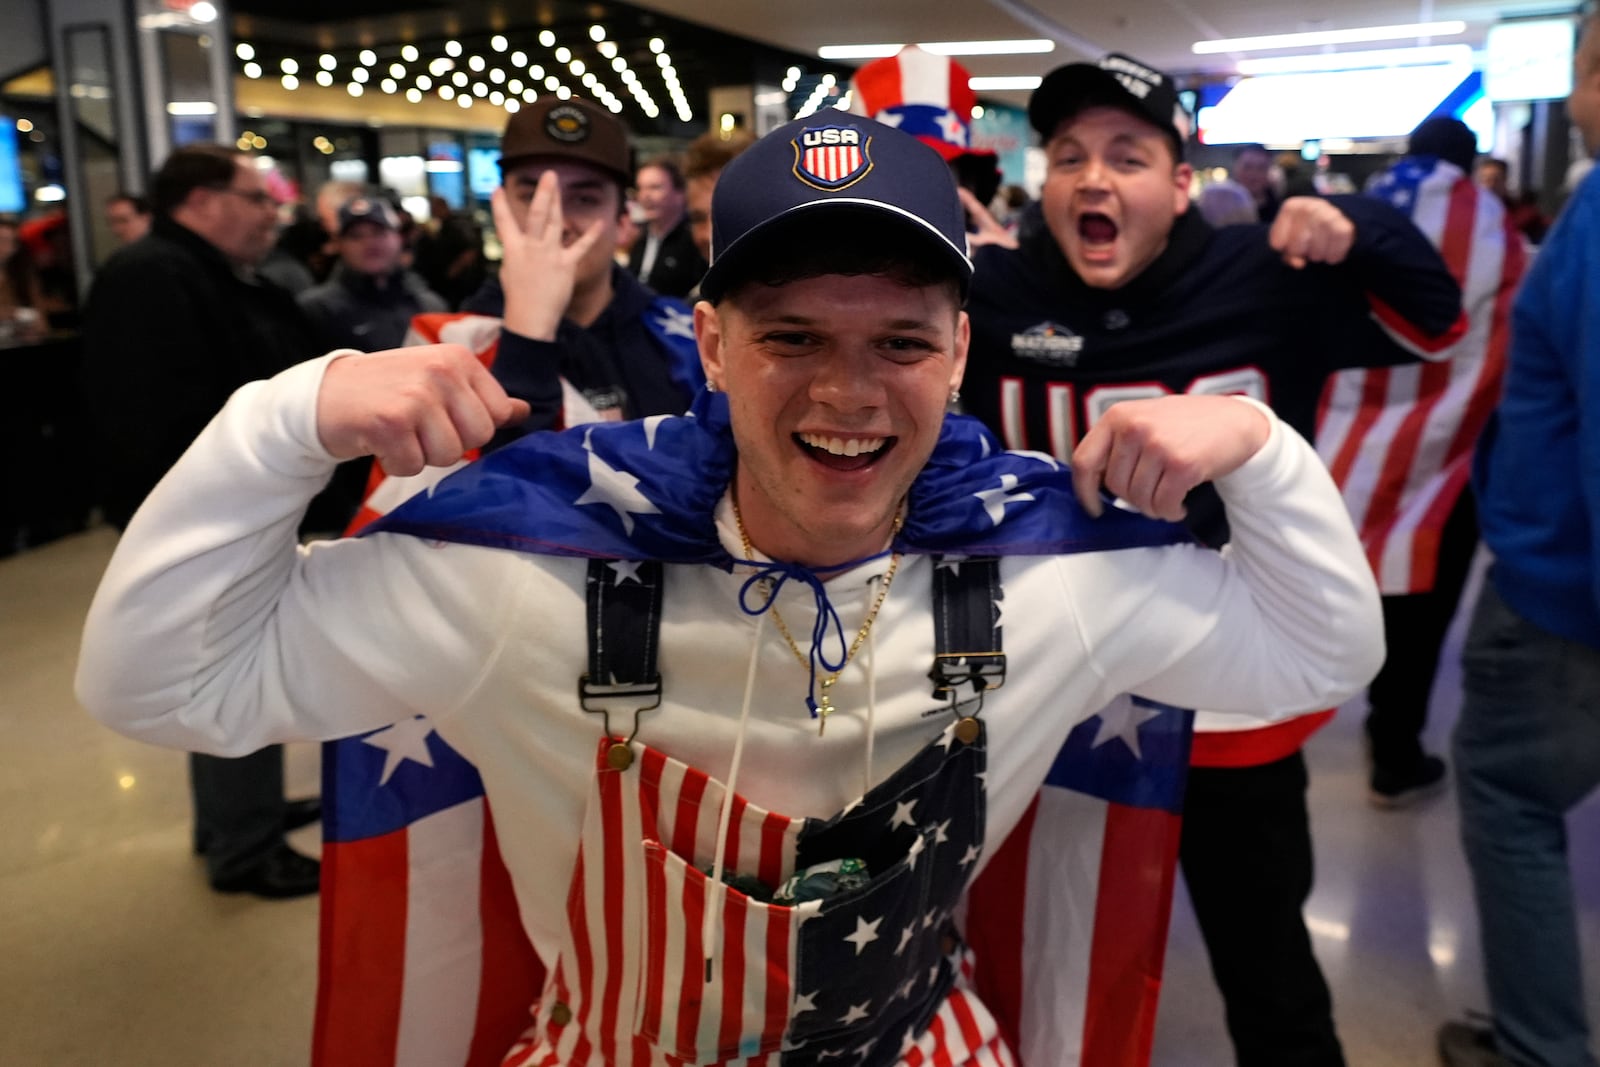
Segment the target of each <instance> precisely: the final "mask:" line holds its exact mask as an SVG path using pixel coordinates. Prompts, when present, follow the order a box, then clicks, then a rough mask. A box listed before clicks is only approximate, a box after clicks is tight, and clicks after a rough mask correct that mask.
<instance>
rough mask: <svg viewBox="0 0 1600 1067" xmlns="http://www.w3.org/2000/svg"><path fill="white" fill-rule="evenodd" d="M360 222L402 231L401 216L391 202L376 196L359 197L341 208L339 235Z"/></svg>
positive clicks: (348, 201)
mask: <svg viewBox="0 0 1600 1067" xmlns="http://www.w3.org/2000/svg"><path fill="white" fill-rule="evenodd" d="M358 222H375V223H377V224H378V225H379V226H382V227H383V228H384V229H386V230H398V229H400V215H399V214H398V213H397V212H396V211H395V209H394V208H392V207H390V206H389V202H388V201H386V200H383V199H381V198H379V197H376V196H358V197H354V198H352V199H350V200H347V201H345V203H344V205H343V206H342V207H340V208H339V235H340V236H341V237H342V236H344V234H345V231H347V230H349V229H350V227H352V226H354V225H355V224H356V223H358Z"/></svg>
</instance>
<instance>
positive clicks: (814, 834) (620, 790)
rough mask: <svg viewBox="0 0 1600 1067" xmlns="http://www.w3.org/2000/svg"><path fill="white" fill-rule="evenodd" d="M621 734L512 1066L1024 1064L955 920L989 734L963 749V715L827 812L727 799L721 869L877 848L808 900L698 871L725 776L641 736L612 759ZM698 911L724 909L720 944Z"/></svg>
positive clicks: (763, 875) (977, 816)
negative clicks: (979, 986) (624, 754)
mask: <svg viewBox="0 0 1600 1067" xmlns="http://www.w3.org/2000/svg"><path fill="white" fill-rule="evenodd" d="M614 744H616V742H614V741H612V740H610V739H603V740H602V741H601V743H600V745H599V747H598V749H597V751H596V757H595V775H594V784H593V789H592V792H591V795H590V798H589V803H588V809H587V812H586V815H585V818H584V827H583V833H582V839H581V845H580V849H579V856H578V863H577V868H576V871H575V874H574V877H573V882H572V887H571V890H570V893H569V896H568V901H567V919H568V924H567V933H566V935H565V939H564V944H563V946H562V949H561V954H560V956H559V958H558V959H556V960H554V961H551V963H552V967H551V973H550V978H549V980H548V981H547V983H546V985H545V989H544V993H543V995H542V996H541V998H540V1001H539V1004H538V1005H537V1007H536V1009H535V1019H536V1022H535V1024H534V1026H533V1027H532V1028H530V1029H529V1030H528V1031H527V1032H526V1033H525V1034H524V1035H523V1036H522V1038H521V1039H520V1040H519V1041H518V1042H517V1044H516V1045H515V1046H514V1047H513V1048H512V1050H511V1052H510V1053H509V1054H508V1056H507V1057H506V1059H505V1067H534V1065H537V1067H581V1065H590V1064H608V1065H609V1064H630V1065H632V1067H678V1065H682V1064H745V1063H749V1064H770V1065H773V1067H779V1065H782V1067H791V1065H793V1067H809V1065H812V1064H816V1065H821V1067H829V1065H831V1064H835V1063H837V1064H841V1065H846V1067H859V1065H867V1067H885V1065H890V1064H906V1065H908V1067H919V1065H921V1064H932V1065H938V1067H954V1065H957V1064H966V1063H974V1064H982V1065H985V1067H1014V1064H1015V1061H1014V1059H1013V1057H1012V1055H1011V1053H1010V1051H1009V1050H1008V1049H1007V1048H1006V1047H1005V1045H1004V1042H1003V1041H1002V1039H1001V1038H1000V1036H999V1031H998V1028H997V1027H996V1025H995V1022H994V1019H993V1018H992V1016H991V1015H990V1014H989V1012H988V1010H987V1009H986V1008H985V1007H984V1006H983V1005H982V1004H981V1003H980V1002H979V1001H978V1000H977V998H976V997H975V996H974V995H973V994H972V993H971V992H970V989H969V987H968V982H967V978H968V973H967V972H968V969H969V966H970V953H968V952H967V951H966V950H965V949H964V947H963V946H962V944H961V941H960V938H959V936H958V935H957V933H956V930H955V926H954V924H953V922H952V918H951V916H952V913H953V911H954V910H955V908H956V906H957V903H958V902H959V901H960V899H961V896H962V893H963V891H964V890H965V888H966V885H967V881H968V879H969V876H970V874H971V872H972V870H973V868H974V867H975V865H976V860H977V857H978V855H979V853H980V851H981V849H982V846H983V820H984V792H983V779H982V775H983V771H984V766H985V762H986V748H985V735H984V734H983V733H982V732H980V733H979V735H978V736H977V738H976V739H975V740H974V741H973V742H972V743H971V744H964V743H962V742H961V741H960V740H959V739H958V738H957V737H956V732H955V728H954V725H953V724H952V725H951V726H950V727H947V728H946V730H945V731H944V732H943V734H942V735H941V736H940V737H939V738H938V739H937V740H935V741H934V742H933V743H931V744H930V745H928V746H927V747H926V748H924V749H923V750H922V751H921V752H920V753H919V754H918V755H916V756H915V757H913V758H912V759H911V760H910V761H909V762H908V763H907V764H906V765H905V766H903V767H901V768H900V769H899V770H898V771H896V772H895V773H894V774H893V775H891V776H890V777H889V778H888V779H887V780H886V781H884V782H882V783H881V784H879V785H878V786H875V787H874V788H873V789H871V790H869V791H868V792H867V793H866V794H865V795H864V796H863V797H861V798H860V799H859V800H857V801H856V802H854V803H853V804H851V805H850V806H849V807H847V808H846V809H845V810H844V811H842V812H840V813H839V814H838V815H835V816H834V817H833V818H831V819H828V820H819V819H795V818H790V817H788V816H785V815H780V814H778V813H775V812H769V811H765V810H763V809H761V808H758V807H757V806H755V805H754V804H751V803H749V802H748V801H746V800H745V799H744V798H743V797H741V796H738V795H735V796H734V797H733V799H732V804H733V810H732V812H731V813H730V820H729V826H728V833H727V837H726V842H725V849H726V851H725V856H724V860H725V863H726V866H727V869H728V871H730V872H733V873H737V874H740V875H750V876H754V877H756V878H758V879H759V880H760V881H761V882H762V883H764V884H765V885H766V886H768V887H776V886H778V885H779V884H780V883H782V882H783V881H784V880H785V879H786V878H788V877H789V876H790V875H792V874H794V873H795V871H796V870H797V869H803V868H805V867H808V866H810V865H813V864H816V863H820V862H823V861H826V860H831V859H839V858H844V857H858V858H861V859H864V860H866V862H867V866H868V870H869V872H870V873H871V875H872V877H871V881H870V883H869V884H868V885H866V886H864V887H862V888H860V889H857V890H853V891H849V892H846V893H844V894H842V895H840V896H836V897H834V898H831V899H828V900H825V901H810V902H806V903H802V904H799V905H797V906H782V905H775V904H768V903H763V902H761V901H759V900H757V899H754V898H752V897H750V896H747V895H746V894H744V893H742V892H740V891H739V890H738V889H735V888H733V887H731V886H717V885H713V884H712V883H711V880H710V878H709V877H708V875H706V874H704V873H702V872H703V871H705V870H709V869H710V868H711V866H712V863H713V854H714V852H715V844H716V829H717V822H718V816H719V814H720V805H721V803H722V798H723V796H724V795H725V792H726V791H725V787H724V786H723V784H722V783H721V782H718V781H716V780H714V779H712V778H711V777H710V776H708V775H706V774H704V773H702V772H700V771H697V770H695V769H693V768H691V767H688V766H686V765H685V764H683V763H680V762H678V761H677V760H674V759H671V758H669V757H668V756H666V755H664V754H663V753H661V752H660V751H657V750H656V749H653V748H650V747H648V746H646V745H643V744H642V743H637V742H636V743H634V744H632V746H631V750H632V752H633V754H634V758H633V760H632V762H631V766H629V767H628V768H627V769H624V770H618V769H615V768H614V767H613V765H612V764H611V763H610V762H609V761H608V759H607V753H608V751H609V750H610V749H611V747H612V746H613V745H614ZM707 907H710V908H714V909H717V910H718V912H719V913H720V919H719V921H717V922H716V924H715V925H714V927H713V929H714V930H715V931H716V936H715V937H714V938H713V942H714V943H713V944H711V945H709V946H708V945H706V944H704V943H703V938H702V935H701V930H702V919H703V918H704V916H705V911H704V909H706V908H707ZM708 960H709V961H710V962H709V980H708V963H707V961H708Z"/></svg>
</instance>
